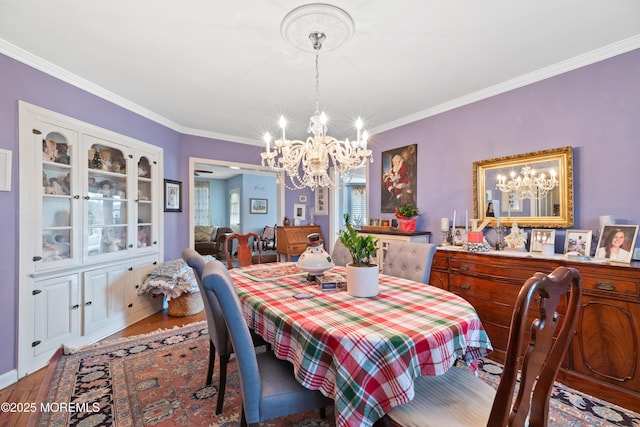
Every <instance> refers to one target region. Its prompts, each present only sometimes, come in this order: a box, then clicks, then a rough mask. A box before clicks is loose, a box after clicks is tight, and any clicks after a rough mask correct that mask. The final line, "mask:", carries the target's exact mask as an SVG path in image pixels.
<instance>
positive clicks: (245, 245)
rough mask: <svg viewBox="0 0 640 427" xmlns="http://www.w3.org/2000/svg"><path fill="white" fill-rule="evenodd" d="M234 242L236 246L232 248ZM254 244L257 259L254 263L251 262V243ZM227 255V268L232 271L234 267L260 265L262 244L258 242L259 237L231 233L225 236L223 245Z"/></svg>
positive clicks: (250, 234) (254, 234)
mask: <svg viewBox="0 0 640 427" xmlns="http://www.w3.org/2000/svg"><path fill="white" fill-rule="evenodd" d="M234 240H236V241H237V242H238V245H237V246H236V247H235V248H234V247H233V241H234ZM254 241H255V242H256V243H257V244H256V247H257V252H258V253H257V258H256V261H257V262H256V263H254V262H253V260H254V258H253V242H254ZM225 247H226V248H227V250H226V255H227V267H228V268H229V269H232V268H234V267H238V266H240V267H244V266H247V265H251V264H260V263H262V243H261V242H260V236H258V235H257V234H256V233H246V234H238V233H233V234H229V235H228V236H227V242H226V244H225ZM234 252H235V255H234Z"/></svg>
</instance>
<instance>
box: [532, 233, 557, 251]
mask: <svg viewBox="0 0 640 427" xmlns="http://www.w3.org/2000/svg"><path fill="white" fill-rule="evenodd" d="M555 242H556V230H546V229H537V228H534V229H533V230H531V245H530V246H529V252H542V245H545V244H547V243H551V244H555Z"/></svg>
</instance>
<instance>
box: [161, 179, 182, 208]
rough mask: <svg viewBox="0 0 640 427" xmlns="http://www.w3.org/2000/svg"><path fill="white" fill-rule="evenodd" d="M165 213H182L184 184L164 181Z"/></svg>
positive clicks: (168, 180) (169, 180)
mask: <svg viewBox="0 0 640 427" xmlns="http://www.w3.org/2000/svg"><path fill="white" fill-rule="evenodd" d="M164 211H165V212H182V182H181V181H173V180H171V179H165V180H164Z"/></svg>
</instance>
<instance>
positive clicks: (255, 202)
mask: <svg viewBox="0 0 640 427" xmlns="http://www.w3.org/2000/svg"><path fill="white" fill-rule="evenodd" d="M268 212H269V200H267V199H249V213H251V214H266V213H268Z"/></svg>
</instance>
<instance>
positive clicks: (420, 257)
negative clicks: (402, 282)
mask: <svg viewBox="0 0 640 427" xmlns="http://www.w3.org/2000/svg"><path fill="white" fill-rule="evenodd" d="M435 253H436V245H434V244H431V243H417V242H400V241H398V242H389V246H388V247H387V252H386V254H385V255H384V263H383V265H382V273H383V274H388V275H389V276H395V277H402V278H403V279H410V280H413V281H415V282H421V283H429V276H430V275H431V263H432V261H433V254H435Z"/></svg>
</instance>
